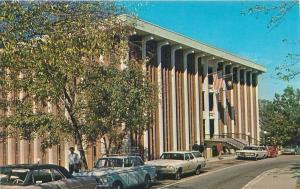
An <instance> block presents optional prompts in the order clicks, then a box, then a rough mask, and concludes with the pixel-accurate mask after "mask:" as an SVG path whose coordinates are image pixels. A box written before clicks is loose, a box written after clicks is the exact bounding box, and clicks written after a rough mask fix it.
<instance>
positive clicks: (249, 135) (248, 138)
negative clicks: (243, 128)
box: [247, 132, 251, 146]
mask: <svg viewBox="0 0 300 189" xmlns="http://www.w3.org/2000/svg"><path fill="white" fill-rule="evenodd" d="M250 134H251V133H250V132H248V133H247V135H248V142H249V146H250Z"/></svg>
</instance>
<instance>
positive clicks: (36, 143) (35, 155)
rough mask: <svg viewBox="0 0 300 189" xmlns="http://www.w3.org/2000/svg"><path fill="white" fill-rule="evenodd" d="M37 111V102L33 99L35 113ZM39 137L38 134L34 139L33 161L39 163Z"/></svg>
mask: <svg viewBox="0 0 300 189" xmlns="http://www.w3.org/2000/svg"><path fill="white" fill-rule="evenodd" d="M36 112H37V104H36V102H35V100H34V101H33V113H34V114H36ZM39 160H40V159H39V139H38V136H35V137H34V139H33V162H34V163H37V162H38V161H39Z"/></svg>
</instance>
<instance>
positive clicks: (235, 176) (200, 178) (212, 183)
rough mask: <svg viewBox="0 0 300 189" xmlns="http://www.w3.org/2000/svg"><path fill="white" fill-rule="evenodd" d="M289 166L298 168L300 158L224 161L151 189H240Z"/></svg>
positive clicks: (166, 181)
mask: <svg viewBox="0 0 300 189" xmlns="http://www.w3.org/2000/svg"><path fill="white" fill-rule="evenodd" d="M289 165H292V166H293V165H294V166H298V167H299V166H300V156H299V155H298V156H293V155H292V156H279V157H277V158H270V159H264V160H259V161H245V160H244V161H243V160H224V161H220V162H213V163H210V164H208V165H207V167H206V168H205V169H204V170H203V172H202V173H201V174H200V175H187V176H186V177H184V178H183V179H181V180H180V181H175V180H172V179H167V180H159V181H158V184H156V185H155V186H152V188H161V189H163V188H164V189H167V188H172V189H179V188H180V189H241V188H243V187H244V186H245V185H246V184H247V183H248V182H250V181H251V180H252V179H254V178H255V177H257V176H258V175H260V174H261V173H263V172H265V171H267V170H270V169H274V168H284V167H287V166H289Z"/></svg>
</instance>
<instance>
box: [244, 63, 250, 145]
mask: <svg viewBox="0 0 300 189" xmlns="http://www.w3.org/2000/svg"><path fill="white" fill-rule="evenodd" d="M244 81H245V84H244V103H245V130H246V131H245V134H246V135H247V137H246V140H247V141H248V142H249V137H248V102H247V101H248V99H247V95H248V94H247V71H246V69H245V70H244Z"/></svg>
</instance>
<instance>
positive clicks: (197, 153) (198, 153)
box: [192, 152, 202, 158]
mask: <svg viewBox="0 0 300 189" xmlns="http://www.w3.org/2000/svg"><path fill="white" fill-rule="evenodd" d="M192 153H193V155H194V156H195V157H196V158H199V157H202V155H201V153H200V152H192Z"/></svg>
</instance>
